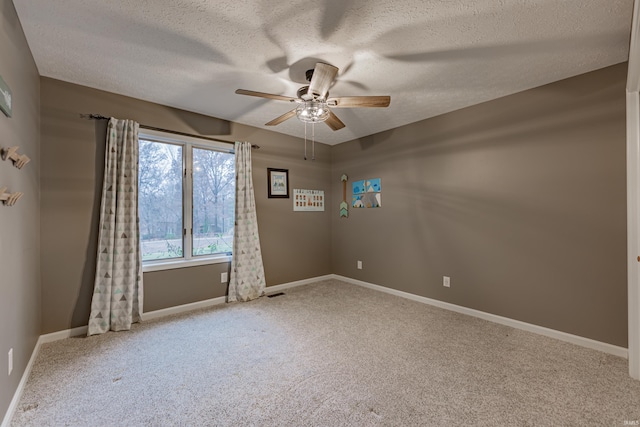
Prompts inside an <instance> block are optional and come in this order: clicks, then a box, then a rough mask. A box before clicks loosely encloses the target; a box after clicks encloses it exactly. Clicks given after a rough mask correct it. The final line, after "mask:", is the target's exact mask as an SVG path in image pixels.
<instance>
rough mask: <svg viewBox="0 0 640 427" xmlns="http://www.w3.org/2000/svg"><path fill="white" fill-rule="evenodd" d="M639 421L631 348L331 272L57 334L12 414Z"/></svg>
mask: <svg viewBox="0 0 640 427" xmlns="http://www.w3.org/2000/svg"><path fill="white" fill-rule="evenodd" d="M638 420H640V381H634V380H632V379H630V378H629V377H628V375H627V361H626V360H624V359H621V358H618V357H615V356H610V355H607V354H604V353H600V352H598V351H594V350H588V349H585V348H582V347H578V346H574V345H571V344H567V343H564V342H560V341H556V340H553V339H550V338H546V337H542V336H538V335H535V334H531V333H528V332H523V331H519V330H515V329H511V328H509V327H506V326H501V325H497V324H493V323H490V322H486V321H483V320H479V319H476V318H473V317H467V316H464V315H461V314H457V313H453V312H448V311H445V310H441V309H438V308H434V307H430V306H427V305H423V304H420V303H417V302H413V301H409V300H406V299H403V298H399V297H394V296H390V295H387V294H384V293H380V292H376V291H372V290H369V289H365V288H361V287H358V286H354V285H350V284H347V283H343V282H339V281H333V280H331V281H324V282H319V283H317V284H313V285H308V286H304V287H299V288H295V289H290V290H288V291H286V295H284V296H280V297H276V298H261V299H259V300H257V301H253V302H250V303H238V304H233V305H225V306H218V307H215V308H212V309H207V310H200V311H195V312H191V313H189V314H185V315H178V316H172V317H167V318H164V319H159V320H156V321H148V322H145V323H143V324H141V325H136V327H135V328H134V329H133V330H132V331H130V332H118V333H108V334H105V335H102V336H97V337H96V336H94V337H91V338H70V339H66V340H62V341H57V342H54V343H50V344H45V345H43V346H42V348H41V351H40V354H39V355H38V358H37V360H36V362H35V365H34V367H33V370H32V374H31V377H30V378H29V381H28V383H27V385H26V389H25V391H24V394H23V396H22V399H21V401H20V403H19V407H18V410H17V411H16V414H15V415H14V418H13V420H12V425H13V426H92V427H95V426H213V425H215V426H227V425H228V426H245V425H255V426H276V425H287V426H289V425H296V426H303V425H304V426H306V425H322V426H341V425H344V426H346V425H350V426H351V425H367V426H368V425H385V426H417V425H421V426H422V425H426V426H429V425H434V426H441V425H484V426H502V425H513V426H529V425H536V426H538V425H539V426H573V425H575V426H623V425H625V421H626V422H627V423H629V422H632V423H635V422H637V421H638ZM627 425H628V424H627Z"/></svg>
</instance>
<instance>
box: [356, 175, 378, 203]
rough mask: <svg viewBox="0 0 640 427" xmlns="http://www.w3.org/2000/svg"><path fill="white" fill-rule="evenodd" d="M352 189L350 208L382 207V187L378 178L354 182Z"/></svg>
mask: <svg viewBox="0 0 640 427" xmlns="http://www.w3.org/2000/svg"><path fill="white" fill-rule="evenodd" d="M352 189H353V194H352V196H351V207H352V208H379V207H381V206H382V200H381V199H382V194H381V191H382V185H381V180H380V178H371V179H363V180H360V181H354V183H353V184H352Z"/></svg>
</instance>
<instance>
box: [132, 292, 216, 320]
mask: <svg viewBox="0 0 640 427" xmlns="http://www.w3.org/2000/svg"><path fill="white" fill-rule="evenodd" d="M226 300H227V297H217V298H211V299H207V300H204V301H197V302H192V303H190V304H182V305H176V306H175V307H169V308H163V309H161V310H154V311H148V312H146V313H142V321H145V320H151V319H157V318H159V317H165V316H170V315H172V314H179V313H185V312H187V311H193V310H198V309H200V308H207V307H212V306H214V305H219V304H224V303H225V302H226Z"/></svg>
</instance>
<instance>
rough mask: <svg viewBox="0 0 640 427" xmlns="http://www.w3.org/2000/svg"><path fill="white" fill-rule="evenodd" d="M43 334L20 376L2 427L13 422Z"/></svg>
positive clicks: (6, 426) (7, 426)
mask: <svg viewBox="0 0 640 427" xmlns="http://www.w3.org/2000/svg"><path fill="white" fill-rule="evenodd" d="M41 338H42V336H40V337H39V338H38V341H36V346H35V347H34V349H33V352H32V353H31V357H30V358H29V363H27V367H26V368H25V369H24V373H23V374H22V378H20V383H18V388H16V392H15V393H13V399H11V403H10V404H9V408H7V412H6V413H5V415H4V419H3V420H2V425H1V427H9V425H10V424H11V418H13V414H14V413H15V412H16V409H18V403H19V402H20V398H21V397H22V392H23V391H24V386H25V385H26V384H27V380H28V379H29V374H30V373H31V368H33V362H34V361H35V360H36V357H37V356H38V351H39V350H40V344H41V341H40V339H41Z"/></svg>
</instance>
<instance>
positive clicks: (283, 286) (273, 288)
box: [265, 274, 336, 295]
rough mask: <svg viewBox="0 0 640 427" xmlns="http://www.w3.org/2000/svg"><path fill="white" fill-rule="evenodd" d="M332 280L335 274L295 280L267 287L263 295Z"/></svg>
mask: <svg viewBox="0 0 640 427" xmlns="http://www.w3.org/2000/svg"><path fill="white" fill-rule="evenodd" d="M334 278H336V276H335V274H327V275H326V276H318V277H312V278H311V279H303V280H297V281H295V282H289V283H283V284H281V285H275V286H267V288H266V290H265V293H266V294H267V295H271V294H275V293H277V292H282V291H283V290H285V289H289V288H295V287H296V286H304V285H310V284H311V283H316V282H319V281H321V280H329V279H334Z"/></svg>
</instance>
